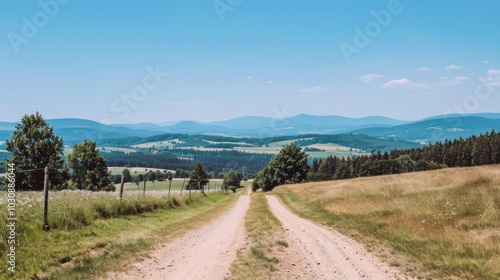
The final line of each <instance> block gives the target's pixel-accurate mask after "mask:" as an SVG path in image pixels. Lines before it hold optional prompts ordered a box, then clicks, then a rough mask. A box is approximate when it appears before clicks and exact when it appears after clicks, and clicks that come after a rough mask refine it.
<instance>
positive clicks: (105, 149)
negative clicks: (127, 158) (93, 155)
mask: <svg viewBox="0 0 500 280" xmlns="http://www.w3.org/2000/svg"><path fill="white" fill-rule="evenodd" d="M97 149H98V150H99V151H100V152H101V153H106V152H122V153H125V154H130V153H136V152H137V150H135V149H130V148H118V147H97Z"/></svg>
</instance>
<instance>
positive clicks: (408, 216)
mask: <svg viewBox="0 0 500 280" xmlns="http://www.w3.org/2000/svg"><path fill="white" fill-rule="evenodd" d="M273 193H274V194H276V195H278V196H279V197H280V198H281V200H282V201H283V202H284V203H285V204H286V205H287V206H288V207H289V208H290V209H292V210H293V211H294V212H296V213H297V214H299V215H300V216H302V217H305V218H308V219H311V220H313V221H315V222H317V223H321V224H325V225H328V226H331V227H333V228H335V229H337V230H339V231H340V232H342V233H344V234H347V235H349V236H351V237H353V238H355V239H356V240H358V241H359V242H361V243H362V244H364V245H365V247H366V248H367V249H369V250H370V251H372V252H373V253H375V254H376V255H378V256H379V257H381V258H382V259H385V260H386V261H387V262H388V263H389V264H391V265H393V266H398V267H400V268H401V269H402V270H403V271H405V272H408V273H410V274H413V275H416V276H419V277H421V278H429V279H430V278H432V279H499V278H500V266H499V265H498V264H499V263H500V167H499V166H498V165H497V166H486V167H474V168H455V169H445V170H438V171H430V172H418V173H412V174H401V175H393V176H380V177H372V178H360V179H353V180H344V181H331V182H318V183H306V184H300V185H287V186H283V187H279V188H276V189H275V190H274V191H273Z"/></svg>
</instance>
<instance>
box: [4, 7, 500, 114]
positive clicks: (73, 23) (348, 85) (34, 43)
mask: <svg viewBox="0 0 500 280" xmlns="http://www.w3.org/2000/svg"><path fill="white" fill-rule="evenodd" d="M498 11H500V2H498V1H493V0H491V1H481V2H480V3H478V2H473V1H449V0H445V1H424V0H413V1H410V0H400V1H398V0H384V1H378V0H377V1H347V0H346V1H326V0H324V1H265V0H252V1H250V0H216V1H213V0H205V1H193V0H191V1H187V0H177V1H168V0H164V1H160V0H158V1H92V0H87V1H82V0H72V1H71V0H59V1H57V0H41V1H7V0H0V35H1V36H0V105H1V109H0V121H17V120H19V119H20V118H21V117H22V115H24V114H31V113H34V112H36V111H39V112H40V113H42V115H43V116H44V117H45V118H48V119H52V118H68V117H72V118H86V119H92V120H95V121H100V122H105V123H138V122H155V123H162V122H168V121H176V120H197V121H206V122H209V121H215V120H225V119H229V118H233V117H238V116H245V115H258V116H269V117H275V118H280V117H286V116H291V115H297V114H301V113H307V114H315V115H343V116H348V117H364V116H373V115H382V116H387V117H393V118H397V119H403V120H416V119H421V118H424V117H428V116H431V115H439V114H445V113H480V112H500V110H499V108H500V107H499V106H498V104H500V53H499V50H500V36H499V35H500V34H499V33H500V30H499V29H498V27H499V26H500V17H499V16H498Z"/></svg>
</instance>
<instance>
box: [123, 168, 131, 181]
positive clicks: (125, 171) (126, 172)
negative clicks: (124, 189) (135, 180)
mask: <svg viewBox="0 0 500 280" xmlns="http://www.w3.org/2000/svg"><path fill="white" fill-rule="evenodd" d="M122 175H123V177H125V178H124V180H125V182H132V175H130V170H128V169H127V168H125V169H123V171H122Z"/></svg>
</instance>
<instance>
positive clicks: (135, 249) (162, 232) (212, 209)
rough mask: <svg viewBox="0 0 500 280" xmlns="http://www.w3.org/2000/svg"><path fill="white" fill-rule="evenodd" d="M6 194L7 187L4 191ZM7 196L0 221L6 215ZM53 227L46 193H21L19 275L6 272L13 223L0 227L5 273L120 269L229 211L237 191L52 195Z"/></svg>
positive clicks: (87, 274) (72, 275)
mask: <svg viewBox="0 0 500 280" xmlns="http://www.w3.org/2000/svg"><path fill="white" fill-rule="evenodd" d="M3 194H6V193H3ZM5 198H6V195H2V197H0V202H1V204H0V205H1V207H0V210H1V212H0V220H2V221H6V219H7V217H6V215H7V214H6V213H7V209H6V205H7V204H6V203H5V201H4V199H5ZM49 198H50V201H49V213H48V214H49V215H48V217H49V225H50V231H43V230H42V224H43V221H42V209H43V206H42V204H43V203H42V194H41V193H40V192H19V193H17V207H16V215H17V218H18V220H17V227H16V234H17V239H16V242H17V243H16V251H15V254H16V274H15V277H11V276H12V275H11V274H8V273H7V265H5V264H6V263H7V251H8V248H9V250H10V246H11V245H9V244H7V238H6V237H7V235H8V234H9V232H8V230H9V229H8V228H7V227H5V226H2V227H1V228H0V235H1V237H2V238H1V239H0V262H1V263H2V266H0V279H13V278H15V279H93V278H95V277H96V276H99V275H101V276H102V273H103V272H106V271H109V270H113V271H119V270H120V269H122V267H123V264H124V263H127V262H130V261H134V260H135V259H136V258H139V257H141V256H144V255H145V253H146V252H148V251H149V250H151V249H153V248H154V245H155V244H156V243H158V242H165V241H168V240H169V239H172V238H175V237H176V236H178V235H180V234H182V233H184V232H186V231H187V230H189V229H191V228H195V227H197V226H199V225H200V224H202V223H204V222H206V221H207V220H210V219H212V218H213V217H215V216H217V215H218V214H220V213H222V212H224V211H225V210H227V209H228V208H229V207H231V205H233V203H234V202H235V201H236V198H237V194H229V193H225V192H217V193H210V194H209V196H208V197H202V195H201V194H199V192H198V193H197V194H192V196H191V197H190V198H189V196H188V195H187V194H185V195H183V196H179V195H178V194H176V195H172V196H170V197H167V196H166V195H157V194H151V195H150V194H147V195H146V196H142V195H138V194H133V195H132V194H127V195H124V197H123V201H120V200H119V199H118V194H117V193H116V192H115V193H105V192H99V193H97V192H86V191H61V192H50V193H49Z"/></svg>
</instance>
